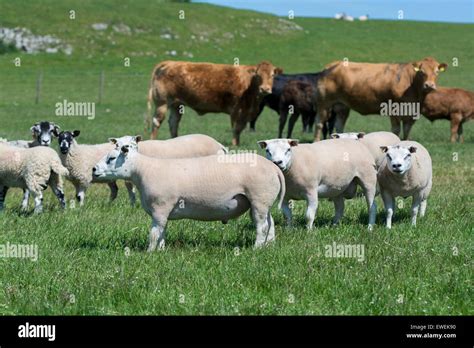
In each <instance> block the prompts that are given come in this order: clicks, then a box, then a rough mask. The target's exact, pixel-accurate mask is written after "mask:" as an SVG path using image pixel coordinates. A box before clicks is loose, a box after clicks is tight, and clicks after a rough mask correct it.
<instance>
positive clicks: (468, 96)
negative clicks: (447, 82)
mask: <svg viewBox="0 0 474 348" xmlns="http://www.w3.org/2000/svg"><path fill="white" fill-rule="evenodd" d="M421 113H422V114H423V116H425V117H426V118H427V119H429V120H430V121H434V120H439V119H448V120H451V142H453V143H454V142H455V141H456V140H458V141H460V142H463V141H464V139H463V136H462V125H463V123H464V122H466V121H468V120H471V119H473V118H474V93H473V92H470V91H466V90H464V89H460V88H443V87H439V88H438V89H436V90H435V91H433V92H430V93H428V94H427V95H426V97H425V100H424V101H423V105H422V108H421Z"/></svg>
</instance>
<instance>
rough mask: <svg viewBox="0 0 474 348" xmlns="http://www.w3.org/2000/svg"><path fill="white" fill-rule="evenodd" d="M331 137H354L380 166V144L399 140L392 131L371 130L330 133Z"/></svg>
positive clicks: (392, 143) (381, 157)
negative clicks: (367, 131) (366, 131)
mask: <svg viewBox="0 0 474 348" xmlns="http://www.w3.org/2000/svg"><path fill="white" fill-rule="evenodd" d="M331 137H332V138H333V139H355V140H359V141H360V142H361V143H362V144H364V145H365V146H367V148H368V149H369V151H370V153H371V154H372V156H373V157H374V160H375V165H376V166H377V168H378V167H380V164H381V163H382V160H383V158H384V157H385V156H384V154H383V153H382V152H381V151H380V146H384V145H387V146H388V145H395V144H397V143H399V142H400V138H399V137H398V136H397V135H395V134H393V133H392V132H383V131H382V132H372V133H368V134H365V133H364V132H358V133H354V132H353V133H333V134H331Z"/></svg>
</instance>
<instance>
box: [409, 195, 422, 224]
mask: <svg viewBox="0 0 474 348" xmlns="http://www.w3.org/2000/svg"><path fill="white" fill-rule="evenodd" d="M421 202H422V200H421V197H420V196H419V195H415V196H413V203H412V205H411V225H412V226H416V217H417V215H418V210H419V209H420V204H421Z"/></svg>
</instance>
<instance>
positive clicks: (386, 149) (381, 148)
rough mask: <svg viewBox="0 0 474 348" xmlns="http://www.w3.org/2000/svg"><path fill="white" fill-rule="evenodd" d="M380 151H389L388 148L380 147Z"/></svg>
mask: <svg viewBox="0 0 474 348" xmlns="http://www.w3.org/2000/svg"><path fill="white" fill-rule="evenodd" d="M380 150H382V152H383V153H385V152H387V151H388V146H380Z"/></svg>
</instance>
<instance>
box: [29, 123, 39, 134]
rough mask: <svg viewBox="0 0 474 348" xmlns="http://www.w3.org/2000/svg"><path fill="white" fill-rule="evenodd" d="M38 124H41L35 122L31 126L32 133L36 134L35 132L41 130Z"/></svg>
mask: <svg viewBox="0 0 474 348" xmlns="http://www.w3.org/2000/svg"><path fill="white" fill-rule="evenodd" d="M38 126H39V123H35V124H34V125H33V126H32V127H31V128H30V131H31V133H33V134H34V133H35V132H38V131H39V129H38Z"/></svg>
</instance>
